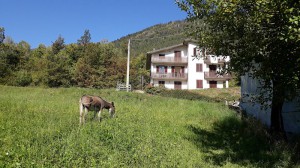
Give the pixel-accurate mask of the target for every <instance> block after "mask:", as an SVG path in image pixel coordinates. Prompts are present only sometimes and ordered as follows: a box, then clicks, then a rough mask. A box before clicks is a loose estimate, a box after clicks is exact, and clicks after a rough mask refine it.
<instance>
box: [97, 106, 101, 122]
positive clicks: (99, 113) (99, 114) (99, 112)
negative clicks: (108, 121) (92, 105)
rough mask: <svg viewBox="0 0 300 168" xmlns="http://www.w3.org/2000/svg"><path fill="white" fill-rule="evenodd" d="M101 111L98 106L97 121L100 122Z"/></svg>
mask: <svg viewBox="0 0 300 168" xmlns="http://www.w3.org/2000/svg"><path fill="white" fill-rule="evenodd" d="M101 112H102V108H100V110H99V111H98V120H99V122H101Z"/></svg>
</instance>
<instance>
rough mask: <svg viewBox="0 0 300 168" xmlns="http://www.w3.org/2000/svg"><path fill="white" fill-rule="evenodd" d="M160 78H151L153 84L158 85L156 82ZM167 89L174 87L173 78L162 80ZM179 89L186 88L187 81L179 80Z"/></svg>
mask: <svg viewBox="0 0 300 168" xmlns="http://www.w3.org/2000/svg"><path fill="white" fill-rule="evenodd" d="M159 81H161V80H153V84H154V86H156V87H157V86H159V84H158V82H159ZM163 81H165V87H166V88H167V89H174V82H175V80H163ZM181 89H187V81H181Z"/></svg>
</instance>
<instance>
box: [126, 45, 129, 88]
mask: <svg viewBox="0 0 300 168" xmlns="http://www.w3.org/2000/svg"><path fill="white" fill-rule="evenodd" d="M129 64H130V39H129V40H128V55H127V75H126V88H127V92H128V91H129Z"/></svg>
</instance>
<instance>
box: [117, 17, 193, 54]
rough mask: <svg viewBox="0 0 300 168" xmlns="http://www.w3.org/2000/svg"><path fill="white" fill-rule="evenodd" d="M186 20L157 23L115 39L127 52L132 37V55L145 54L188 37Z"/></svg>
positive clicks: (178, 42)
mask: <svg viewBox="0 0 300 168" xmlns="http://www.w3.org/2000/svg"><path fill="white" fill-rule="evenodd" d="M188 25H189V23H188V22H186V21H174V22H169V23H167V24H157V25H155V26H151V27H149V28H146V29H144V30H142V31H139V32H136V33H133V34H130V35H127V36H125V37H122V38H120V39H118V40H116V41H113V42H112V43H114V44H115V45H116V47H118V48H121V49H122V50H123V52H124V53H127V43H128V40H129V39H131V52H130V53H131V55H132V56H133V57H136V56H139V55H140V54H142V53H143V54H145V53H147V52H149V51H152V50H153V49H160V48H164V47H169V46H172V45H176V44H180V43H182V42H183V41H184V40H185V39H186V38H187V36H186V34H185V28H186V27H187V26H188Z"/></svg>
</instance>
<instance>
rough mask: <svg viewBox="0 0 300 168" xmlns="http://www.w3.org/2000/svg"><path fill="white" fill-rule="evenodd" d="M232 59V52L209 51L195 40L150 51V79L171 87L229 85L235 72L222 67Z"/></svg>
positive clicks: (148, 64)
mask: <svg viewBox="0 0 300 168" xmlns="http://www.w3.org/2000/svg"><path fill="white" fill-rule="evenodd" d="M229 61H230V58H229V57H228V56H227V57H223V56H215V55H210V54H208V53H206V50H205V49H204V48H200V47H198V46H197V44H196V42H194V41H191V40H189V41H184V42H183V43H181V44H178V45H174V46H170V47H166V48H162V49H158V50H153V51H150V52H148V53H147V68H148V69H150V73H151V74H150V75H151V76H150V83H151V84H152V85H154V86H159V85H162V86H164V87H166V88H168V89H206V88H225V87H226V88H228V87H229V80H230V79H231V75H230V74H222V75H221V74H220V73H218V71H220V70H221V69H222V67H224V66H226V63H228V62H229Z"/></svg>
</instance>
